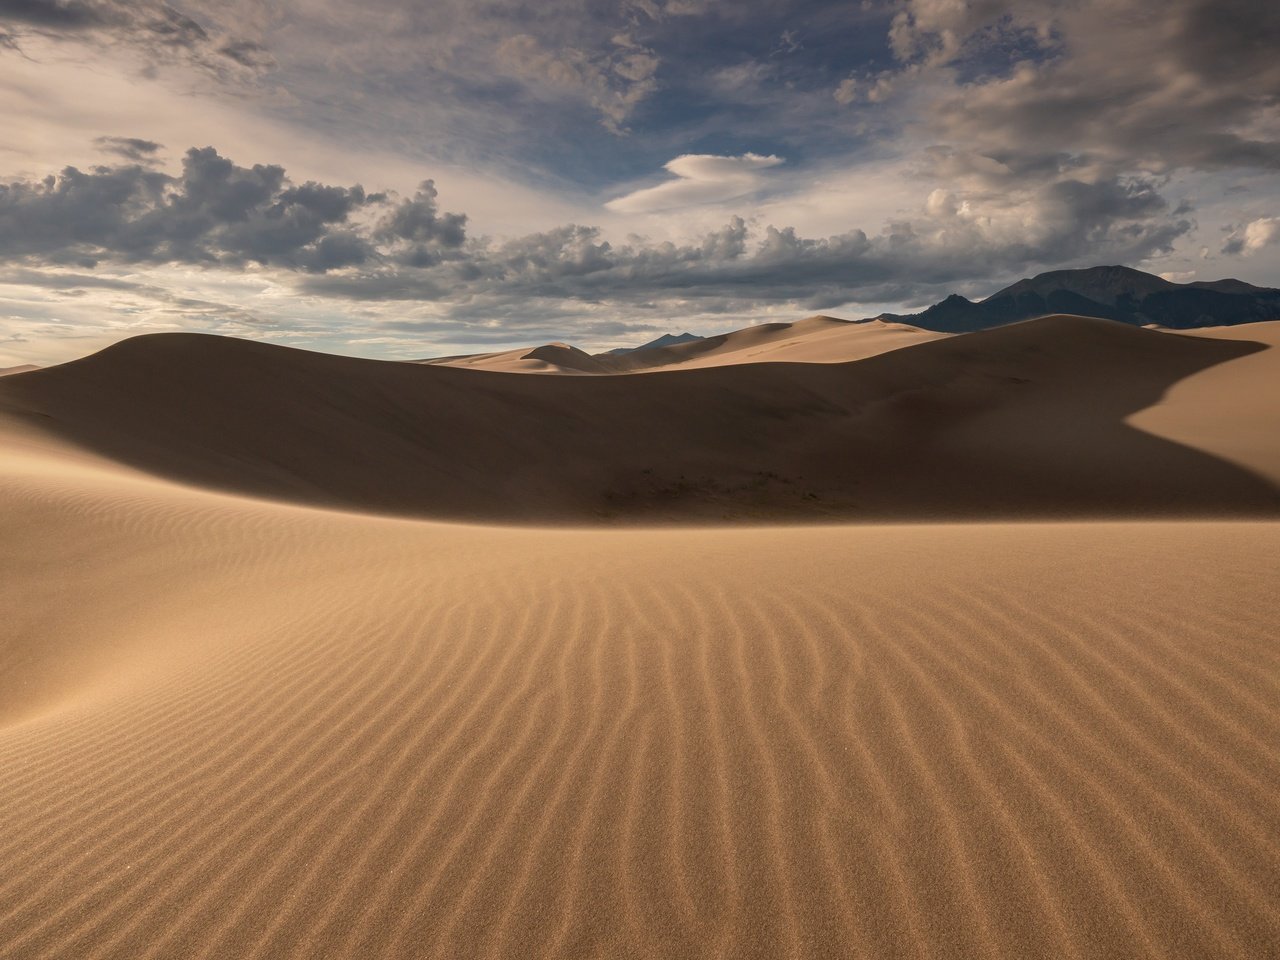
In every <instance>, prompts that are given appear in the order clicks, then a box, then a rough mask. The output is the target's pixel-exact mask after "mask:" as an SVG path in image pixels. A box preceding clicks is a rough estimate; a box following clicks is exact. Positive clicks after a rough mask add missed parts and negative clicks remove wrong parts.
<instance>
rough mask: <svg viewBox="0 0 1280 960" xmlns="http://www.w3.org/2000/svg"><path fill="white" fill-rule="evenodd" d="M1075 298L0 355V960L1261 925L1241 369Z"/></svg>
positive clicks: (1276, 925) (1269, 550) (875, 940)
mask: <svg viewBox="0 0 1280 960" xmlns="http://www.w3.org/2000/svg"><path fill="white" fill-rule="evenodd" d="M1099 324H1100V322H1095V321H1080V320H1079V318H1058V319H1053V320H1050V321H1048V322H1040V321H1033V322H1031V323H1028V324H1021V325H1018V326H1016V327H1011V328H1005V330H1002V331H993V332H991V333H990V334H978V335H966V336H963V337H956V338H952V339H944V340H938V341H935V342H929V343H922V344H919V345H914V346H909V347H906V348H903V349H901V350H896V351H893V352H892V353H885V354H882V355H880V356H877V357H872V358H868V359H864V360H858V361H856V362H852V363H832V364H822V365H818V364H797V363H791V364H789V363H771V364H760V365H748V366H731V367H725V368H723V369H716V368H711V369H703V370H692V371H674V372H667V373H650V374H645V375H644V376H634V377H627V376H622V377H523V376H512V375H509V374H502V373H493V372H488V373H486V372H480V371H474V370H471V371H468V370H452V369H449V368H447V367H433V366H414V365H407V364H389V363H375V362H372V361H355V360H349V359H345V358H334V357H323V356H321V355H316V354H308V353H305V352H302V351H292V350H285V349H283V348H278V347H268V346H263V345H258V344H246V343H242V342H237V341H228V340H220V339H217V338H200V337H186V336H181V335H168V336H161V337H151V338H140V339H138V340H134V341H130V342H126V343H124V344H121V345H118V346H117V347H114V348H111V349H109V350H107V351H105V352H103V353H102V354H99V355H96V356H95V357H91V358H87V359H85V360H83V361H77V362H75V363H72V364H67V365H63V366H62V367H57V368H51V369H47V370H41V371H37V372H33V373H26V374H22V375H19V376H15V377H10V378H5V380H4V385H3V387H0V506H2V509H0V544H3V550H0V599H2V601H3V605H4V606H3V609H4V610H5V611H6V622H5V627H4V630H3V634H2V636H3V646H2V647H0V655H2V656H3V661H2V662H3V669H2V670H0V770H3V771H4V776H3V778H0V945H3V946H2V947H0V955H3V956H4V957H6V958H9V957H13V958H24V960H25V958H36V957H77V958H109V957H119V958H130V960H134V958H148V957H150V958H171V957H172V958H178V957H181V958H201V957H204V958H214V957H217V958H222V957H263V958H276V957H300V958H301V957H317V956H324V957H334V958H346V957H351V958H368V957H406V958H409V957H412V958H418V957H427V958H430V957H439V958H470V957H477V958H478V957H493V958H510V957H521V958H524V957H531V958H534V957H547V958H551V957H609V958H614V957H637V958H639V957H646V958H651V957H664V958H665V957H682V958H683V957H724V958H739V957H759V958H791V957H795V958H800V957H866V958H884V957H904V958H905V957H964V958H992V957H994V958H1008V960H1020V958H1026V957H1053V958H1057V957H1076V958H1095V957H1115V958H1122V957H1123V958H1137V957H1149V958H1175V957H1176V958H1184V957H1239V958H1258V957H1265V956H1270V955H1274V954H1275V953H1276V951H1277V948H1280V839H1277V838H1280V755H1278V753H1277V750H1276V744H1277V743H1280V633H1278V632H1277V628H1276V622H1277V615H1278V614H1280V609H1278V601H1277V595H1276V589H1275V583H1276V567H1277V558H1280V521H1277V519H1276V499H1275V498H1276V495H1277V491H1276V486H1275V483H1274V481H1273V480H1271V479H1269V476H1270V475H1269V474H1267V473H1266V471H1267V470H1268V469H1269V467H1268V466H1267V464H1269V463H1273V462H1274V461H1273V460H1272V459H1269V458H1271V457H1273V456H1274V446H1268V445H1267V444H1265V443H1263V442H1261V441H1259V440H1258V436H1259V431H1258V430H1255V429H1254V428H1253V427H1248V428H1241V429H1240V430H1237V431H1234V432H1233V431H1225V432H1224V431H1222V430H1215V429H1213V426H1212V421H1211V420H1210V419H1206V418H1208V417H1209V414H1202V405H1203V403H1204V402H1205V398H1206V397H1215V398H1218V399H1217V400H1215V402H1220V403H1221V404H1223V405H1224V406H1223V407H1221V409H1222V410H1224V411H1227V410H1230V411H1236V412H1238V413H1240V414H1241V415H1243V416H1245V417H1250V416H1252V415H1253V414H1252V413H1251V411H1254V410H1262V411H1265V410H1267V409H1271V410H1274V405H1272V406H1270V407H1268V406H1266V404H1269V403H1272V401H1273V398H1274V394H1273V392H1272V391H1274V384H1275V383H1276V382H1278V381H1277V379H1276V376H1275V374H1277V373H1280V370H1277V365H1276V359H1275V358H1276V356H1277V355H1278V354H1280V351H1277V350H1275V349H1266V348H1265V347H1266V343H1267V342H1271V341H1268V340H1267V339H1266V338H1267V337H1269V336H1271V335H1272V334H1271V331H1272V328H1268V329H1267V330H1258V331H1254V333H1256V334H1257V335H1256V336H1247V337H1245V336H1243V335H1244V334H1245V333H1246V332H1247V331H1244V330H1241V331H1239V333H1240V334H1241V337H1237V336H1236V335H1235V334H1234V333H1233V334H1231V335H1227V334H1222V335H1211V336H1207V337H1198V338H1193V337H1182V336H1175V335H1171V334H1166V333H1161V332H1156V331H1144V330H1132V329H1128V328H1121V327H1118V326H1116V325H1113V324H1105V322H1103V323H1102V325H1099ZM1232 370H1237V371H1242V372H1241V373H1240V374H1239V376H1238V377H1237V376H1234V375H1232V373H1231V371H1232ZM1268 370H1269V371H1271V375H1270V376H1269V375H1268ZM1121 374H1123V376H1122V375H1121ZM1228 390H1234V391H1237V392H1236V394H1235V395H1233V396H1230V397H1222V394H1223V392H1224V391H1228ZM584 391H590V392H584ZM1251 391H1252V392H1253V393H1255V394H1256V393H1259V392H1260V393H1261V394H1262V395H1261V396H1252V397H1251V393H1250V392H1251ZM1255 401H1256V406H1255V405H1254V404H1255ZM695 404H701V406H699V407H697V408H696V409H695V408H694V406H693V405H695ZM522 411H525V412H522ZM1259 415H1260V416H1270V415H1271V414H1267V413H1263V414H1259ZM1152 416H1155V417H1157V418H1158V419H1159V420H1160V423H1159V424H1158V425H1155V426H1152V427H1151V430H1152V431H1153V432H1148V430H1147V429H1146V428H1145V427H1142V428H1140V426H1141V425H1142V424H1144V423H1145V422H1146V418H1149V417H1152ZM735 417H736V418H737V419H736V420H735V419H734V418H735ZM1198 417H1199V418H1201V419H1197V418H1198ZM438 422H443V423H444V424H445V425H444V426H443V427H437V426H435V424H437V423H438ZM610 422H613V423H615V427H614V429H613V430H612V431H610V429H609V424H610ZM543 424H550V426H547V427H545V429H543V427H542V426H540V425H543ZM539 429H543V432H541V433H539V432H538V431H539ZM1227 433H1230V436H1229V437H1227V439H1223V438H1224V436H1226V435H1227ZM1157 434H1159V435H1157ZM1272 436H1273V441H1272V443H1273V444H1274V442H1275V441H1274V434H1273V435H1272ZM560 437H564V438H568V439H563V440H560V439H557V438H560ZM789 438H790V439H789ZM1215 443H1216V444H1219V446H1218V447H1216V448H1214V447H1213V444H1215ZM1196 444H1199V446H1197V445H1196ZM1260 444H1261V445H1260ZM540 445H550V447H551V449H550V450H549V451H542V450H541V447H540ZM846 449H847V450H848V451H849V453H848V456H847V457H845V458H844V459H841V458H840V457H839V456H837V452H838V451H842V450H846ZM575 451H576V453H575ZM582 451H586V452H585V453H583V452H582ZM698 457H703V458H705V459H702V460H699V459H698ZM542 458H545V459H542ZM610 458H611V459H610ZM833 459H834V460H836V461H837V463H836V465H835V466H831V465H828V466H826V467H825V468H824V466H823V465H824V463H826V462H827V461H829V460H833ZM601 462H606V463H609V464H612V465H613V469H612V473H606V472H604V471H602V470H601V469H600V468H599V466H598V464H599V463H601ZM646 462H648V463H649V464H651V466H650V468H649V469H657V465H660V464H663V463H675V464H677V465H679V466H680V467H682V468H683V469H685V470H686V471H690V472H689V473H688V474H687V476H688V477H694V476H695V473H693V472H692V471H694V470H695V467H694V466H693V465H695V464H699V463H701V464H704V465H705V469H707V470H716V471H721V472H722V473H723V474H724V475H728V476H733V475H735V473H734V472H735V471H739V472H744V471H748V468H751V469H757V470H758V469H762V468H763V469H766V470H775V471H777V472H778V476H780V477H792V478H793V479H794V478H796V477H799V476H800V475H802V474H803V475H804V476H805V477H806V483H807V484H808V483H811V484H813V486H814V488H815V489H814V490H813V492H819V491H822V492H823V493H822V496H826V497H830V498H831V502H829V503H828V504H827V505H825V506H823V507H822V508H821V509H818V508H811V506H810V505H811V503H812V501H811V500H810V499H808V498H806V497H803V496H800V497H793V498H790V499H788V497H787V496H786V495H785V494H784V493H783V492H782V491H783V490H784V489H785V488H786V487H787V486H788V485H787V484H785V483H783V482H781V481H775V480H772V479H768V480H767V482H766V487H768V495H767V496H766V495H763V494H761V492H760V490H758V489H755V490H749V491H746V492H741V491H737V490H736V489H728V490H720V489H717V490H714V491H711V492H708V491H706V490H697V489H693V490H692V492H689V491H687V490H681V491H677V492H676V493H673V494H670V495H668V501H667V502H664V508H663V509H661V510H659V509H656V508H654V507H653V506H652V504H651V503H650V502H649V500H648V499H646V498H644V497H634V498H632V499H631V500H626V501H623V502H621V503H620V502H619V501H617V500H616V499H615V500H614V501H609V500H607V498H605V497H604V496H603V492H607V491H608V490H609V489H612V488H611V487H610V486H609V484H613V483H617V482H619V481H618V480H617V478H618V477H619V476H621V477H623V478H624V479H626V478H629V477H630V474H628V473H627V471H628V470H630V469H632V468H633V465H635V466H634V469H636V470H639V469H643V468H642V467H640V466H638V465H639V464H643V463H646ZM886 462H887V464H888V465H887V466H884V465H883V464H884V463H886ZM556 463H558V464H559V472H558V473H557V472H556V471H555V470H553V466H554V465H555V464H556ZM868 463H870V464H872V466H874V465H875V464H880V466H876V467H875V469H872V466H864V467H861V469H862V470H863V472H861V473H858V472H853V473H850V472H849V471H852V470H855V468H857V467H860V465H864V464H868ZM592 464H596V465H597V466H596V467H594V468H593V467H592ZM823 469H826V470H827V471H828V472H826V473H823V472H822V471H823ZM522 470H524V471H525V472H523V473H522V472H521V471H522ZM921 471H923V473H922V472H921ZM743 475H749V473H743ZM850 476H852V477H854V478H856V479H857V480H858V482H859V483H860V484H861V491H862V492H860V494H859V496H858V497H857V498H849V499H848V500H847V501H845V500H838V499H837V498H836V497H835V494H834V492H833V491H835V490H837V489H838V485H839V484H840V483H842V482H846V481H847V480H848V479H849V477H850ZM913 477H914V478H916V479H914V480H913V479H912V478H913ZM635 482H639V481H635ZM770 484H772V486H769V485H770ZM824 484H825V485H824ZM690 486H691V487H692V482H691V483H690ZM1130 487H1136V489H1129V488H1130ZM457 488H466V491H467V492H465V493H463V492H457ZM775 488H776V489H775ZM1041 488H1047V489H1041ZM957 490H958V491H959V492H957ZM451 491H452V492H451ZM610 504H611V506H610ZM602 505H605V506H609V509H611V510H612V513H611V514H608V515H603V516H602V515H601V513H600V511H601V509H602ZM913 509H914V511H915V512H914V513H912V512H911V511H912V510H913ZM725 512H732V513H734V514H735V515H736V516H737V517H738V518H742V517H747V518H749V519H750V518H756V517H760V516H763V517H766V518H772V519H777V518H779V517H784V518H788V519H789V520H791V521H796V520H803V521H806V524H805V525H794V524H792V525H778V524H771V525H758V524H757V525H745V526H744V525H737V526H733V525H725V524H719V525H716V526H707V525H705V522H706V520H707V519H715V520H720V519H721V516H722V515H723V513H725ZM377 513H381V514H384V515H377ZM392 513H401V514H414V515H415V516H413V517H408V516H390V515H386V514H392ZM1050 515H1053V516H1055V517H1056V519H1055V520H1053V521H1052V522H1047V521H1046V520H1045V517H1046V516H1050ZM529 516H532V517H535V518H537V519H538V520H539V521H540V525H525V526H513V525H505V526H497V525H494V523H493V521H495V520H498V519H503V520H508V519H512V518H516V519H522V518H526V517H529ZM654 517H657V518H660V519H663V520H665V521H667V522H669V523H672V524H675V523H676V522H677V521H678V522H679V523H678V525H669V526H665V527H653V526H648V527H645V526H639V527H637V526H634V525H631V526H628V525H619V524H622V523H623V522H624V521H625V522H626V523H630V524H634V523H635V522H638V521H647V520H649V519H651V518H654ZM863 517H866V518H870V519H874V520H876V522H875V523H851V522H848V521H850V520H857V519H860V518H863ZM424 518H425V519H424ZM1139 518H1140V519H1139ZM553 519H557V520H565V521H568V520H572V521H574V522H575V523H577V524H578V525H577V526H573V527H566V526H550V525H548V523H549V522H550V520H553ZM601 519H605V520H608V521H610V522H611V523H612V524H613V525H611V526H601V525H600V523H599V521H600V520H601ZM463 520H465V521H466V522H460V521H463ZM835 521H839V522H835ZM942 521H946V522H942Z"/></svg>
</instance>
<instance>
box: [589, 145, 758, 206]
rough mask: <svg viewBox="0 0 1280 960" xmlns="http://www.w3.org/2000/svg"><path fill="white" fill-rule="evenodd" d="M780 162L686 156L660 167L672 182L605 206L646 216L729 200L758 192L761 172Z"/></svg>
mask: <svg viewBox="0 0 1280 960" xmlns="http://www.w3.org/2000/svg"><path fill="white" fill-rule="evenodd" d="M782 162H783V160H782V158H781V157H775V156H761V155H759V154H756V153H745V154H743V155H742V156H740V157H717V156H712V155H710V154H698V153H686V154H684V155H683V156H679V157H676V158H675V159H674V160H670V161H668V162H667V163H666V164H664V168H665V169H666V170H667V171H668V172H670V173H673V174H675V176H676V179H675V180H668V181H667V182H666V183H660V184H658V185H657V186H656V187H646V188H645V189H643V190H636V191H635V192H633V193H628V194H625V195H623V196H621V197H617V198H615V199H613V200H610V201H609V202H608V203H606V204H605V206H606V207H608V208H609V209H610V210H613V211H614V212H616V213H648V212H651V211H657V210H670V209H672V208H674V207H690V206H697V205H700V204H705V203H720V202H723V201H725V200H733V199H736V198H738V197H744V196H746V195H747V194H749V193H755V192H756V191H757V190H759V189H760V188H761V187H762V186H764V183H765V179H764V177H763V175H762V174H761V171H763V170H767V169H769V168H770V167H776V166H778V165H779V164H780V163H782Z"/></svg>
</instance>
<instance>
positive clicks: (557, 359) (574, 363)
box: [416, 343, 613, 376]
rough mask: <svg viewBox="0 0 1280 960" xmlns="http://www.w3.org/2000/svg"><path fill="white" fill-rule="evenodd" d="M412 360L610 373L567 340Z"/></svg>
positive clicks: (501, 369)
mask: <svg viewBox="0 0 1280 960" xmlns="http://www.w3.org/2000/svg"><path fill="white" fill-rule="evenodd" d="M416 362H417V363H421V364H425V365H429V366H444V367H461V368H463V369H466V370H487V371H489V372H490V373H555V374H568V375H570V376H574V375H579V374H584V373H588V374H605V373H612V372H613V371H612V370H609V369H606V368H605V367H603V366H601V365H600V363H599V362H598V361H596V360H595V359H594V358H593V357H592V356H591V355H590V354H588V353H585V352H584V351H582V350H579V349H578V348H577V347H573V346H570V345H569V344H567V343H547V344H543V345H542V346H540V347H521V348H519V349H517V350H504V351H502V352H500V353H477V354H472V355H470V356H465V357H441V358H439V359H435V360H419V361H416Z"/></svg>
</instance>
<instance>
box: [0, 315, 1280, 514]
mask: <svg viewBox="0 0 1280 960" xmlns="http://www.w3.org/2000/svg"><path fill="white" fill-rule="evenodd" d="M1263 349H1264V345H1262V344H1258V343H1252V342H1247V341H1237V340H1229V339H1197V338H1191V337H1182V336H1172V335H1169V334H1164V333H1159V332H1154V331H1148V330H1140V329H1134V328H1131V327H1126V326H1123V325H1120V324H1116V323H1112V322H1109V321H1104V320H1089V319H1085V318H1080V317H1049V318H1045V319H1042V320H1034V321H1028V322H1026V323H1022V324H1016V325H1012V326H1009V327H1004V328H1001V329H999V330H994V331H990V332H984V333H977V334H969V335H966V336H964V337H955V338H949V339H942V340H935V341H933V342H929V343H923V344H919V345H916V346H910V347H905V348H902V349H898V350H894V351H892V352H889V353H883V354H880V355H878V356H874V357H870V358H867V359H864V360H859V361H855V362H851V363H838V364H814V363H805V364H800V363H768V364H749V365H730V366H723V367H712V368H707V369H700V370H689V371H673V372H666V373H663V372H659V373H651V374H648V375H645V376H616V377H524V376H512V375H509V374H501V373H481V372H477V371H472V370H457V369H452V368H449V367H441V366H422V365H415V364H403V363H383V362H377V361H370V360H354V359H350V358H344V357H334V356H327V355H323V354H315V353H307V352H304V351H299V350H290V349H286V348H283V347H275V346H269V345H265V344H259V343H252V342H248V341H239V340H233V339H229V338H218V337H204V336H196V335H186V334H164V335H158V336H152V337H139V338H136V339H133V340H129V341H125V342H123V343H120V344H117V345H116V346H114V347H111V348H108V349H107V350H104V351H102V352H101V353H99V354H96V355H94V356H92V357H88V358H86V359H84V360H79V361H76V362H73V363H69V364H64V365H62V366H60V367H55V368H51V369H48V370H40V371H36V372H34V373H28V374H23V375H20V376H16V377H7V378H4V379H3V380H0V413H3V411H5V410H8V411H10V414H11V415H12V416H19V417H21V418H24V419H25V421H26V422H28V423H31V424H34V425H39V426H40V427H41V428H42V429H45V430H49V431H53V432H56V433H58V434H60V435H61V436H63V437H65V438H67V439H69V440H71V441H73V442H75V443H76V444H78V445H80V446H82V447H85V448H88V449H93V450H96V451H99V452H101V453H103V454H104V455H106V456H109V457H111V458H112V459H115V460H118V461H122V462H125V463H129V464H131V465H133V466H136V467H139V468H142V469H145V470H147V471H149V472H153V473H156V474H160V475H165V476H169V477H173V478H177V479H180V480H184V481H187V482H192V483H198V484H202V485H210V486H215V487H219V488H223V489H227V490H235V491H240V492H245V493H252V494H257V495H262V496H268V497H275V498H281V499H291V500H300V501H306V502H311V503H317V504H323V505H332V506H344V507H350V508H355V509H371V510H379V511H385V512H394V513H400V514H406V513H408V514H416V515H422V516H435V517H449V518H471V519H485V520H492V519H503V520H520V521H525V522H528V521H530V520H543V521H545V520H557V521H564V520H573V521H591V520H598V519H601V518H612V519H617V520H625V521H632V522H634V521H640V520H653V519H658V520H677V519H679V520H688V519H708V520H719V519H722V518H725V517H730V518H742V517H747V518H774V519H782V518H786V519H792V518H809V519H821V518H824V517H828V518H829V517H833V516H834V517H842V518H859V519H885V518H904V519H905V518H909V519H913V520H919V519H930V518H934V519H937V518H962V517H986V518H993V517H994V518H1009V517H1028V516H1039V517H1046V516H1055V517H1062V516H1135V515H1145V516H1153V515H1187V514H1195V515H1200V516H1204V515H1210V514H1212V515H1250V516H1256V515H1258V514H1260V513H1272V514H1274V513H1275V512H1276V511H1277V509H1278V508H1280V490H1278V489H1277V487H1276V485H1275V484H1274V483H1272V482H1270V481H1268V480H1267V479H1265V478H1263V477H1260V476H1258V475H1256V474H1255V473H1254V472H1252V471H1251V470H1249V469H1247V468H1246V467H1242V466H1239V465H1236V464H1232V463H1230V462H1228V461H1226V460H1224V459H1221V458H1219V457H1216V456H1212V455H1209V454H1206V453H1204V452H1202V451H1200V450H1197V449H1195V448H1194V447H1191V446H1187V445H1185V444H1182V443H1179V442H1174V441H1171V440H1167V439H1162V438H1160V437H1158V436H1156V435H1155V434H1153V433H1150V432H1146V431H1143V430H1139V429H1135V428H1134V427H1132V426H1129V425H1128V424H1126V422H1125V418H1126V417H1127V416H1129V415H1131V414H1133V413H1136V412H1137V411H1140V410H1142V409H1144V408H1146V407H1149V406H1151V405H1152V404H1154V403H1156V402H1157V401H1158V400H1160V398H1161V397H1162V396H1163V395H1164V394H1165V392H1166V391H1167V390H1168V389H1169V388H1170V387H1171V386H1173V385H1174V384H1176V383H1178V382H1179V381H1181V380H1183V379H1185V378H1187V377H1189V376H1191V375H1192V374H1195V373H1198V372H1201V371H1205V370H1208V369H1211V368H1213V367H1216V366H1218V365H1221V364H1226V363H1229V362H1234V361H1238V360H1240V359H1241V358H1245V357H1248V356H1249V355H1250V354H1253V353H1255V352H1257V351H1260V350H1263ZM1275 355H1276V351H1267V357H1266V362H1267V363H1268V365H1269V366H1270V368H1271V369H1272V370H1275V369H1277V365H1276V364H1275V362H1274V360H1275Z"/></svg>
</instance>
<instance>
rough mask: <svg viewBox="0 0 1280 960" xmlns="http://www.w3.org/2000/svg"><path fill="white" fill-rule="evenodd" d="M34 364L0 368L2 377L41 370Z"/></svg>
mask: <svg viewBox="0 0 1280 960" xmlns="http://www.w3.org/2000/svg"><path fill="white" fill-rule="evenodd" d="M39 369H40V368H39V367H37V366H36V365H35V364H33V363H24V364H21V365H19V366H16V367H0V377H7V376H9V375H10V374H12V373H27V372H28V371H30V370H39Z"/></svg>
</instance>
